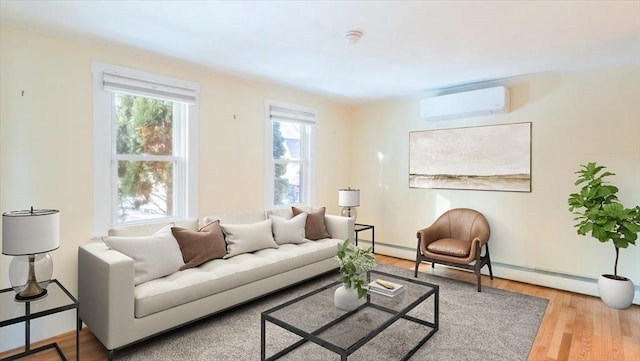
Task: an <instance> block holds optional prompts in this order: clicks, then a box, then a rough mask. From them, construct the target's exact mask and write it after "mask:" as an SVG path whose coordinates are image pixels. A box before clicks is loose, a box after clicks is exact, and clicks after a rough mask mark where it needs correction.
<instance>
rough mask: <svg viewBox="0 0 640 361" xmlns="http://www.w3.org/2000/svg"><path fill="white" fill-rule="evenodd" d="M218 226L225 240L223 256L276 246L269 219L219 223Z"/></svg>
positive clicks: (227, 256)
mask: <svg viewBox="0 0 640 361" xmlns="http://www.w3.org/2000/svg"><path fill="white" fill-rule="evenodd" d="M220 226H221V227H222V231H223V232H224V235H225V241H226V242H227V254H226V255H225V256H224V258H230V257H233V256H237V255H239V254H243V253H248V252H255V251H258V250H261V249H265V248H278V244H277V243H276V242H275V241H274V239H273V233H271V220H270V219H267V220H264V221H262V222H257V223H250V224H221V225H220Z"/></svg>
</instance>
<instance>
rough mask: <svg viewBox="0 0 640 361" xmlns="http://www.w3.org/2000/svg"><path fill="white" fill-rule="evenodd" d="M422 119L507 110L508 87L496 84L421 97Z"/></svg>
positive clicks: (485, 113) (497, 112)
mask: <svg viewBox="0 0 640 361" xmlns="http://www.w3.org/2000/svg"><path fill="white" fill-rule="evenodd" d="M420 112H421V115H422V118H424V119H450V118H460V117H469V116H474V115H488V114H500V113H508V112H509V88H506V87H503V86H497V87H493V88H485V89H478V90H471V91H466V92H462V93H454V94H446V95H439V96H435V97H431V98H425V99H422V101H421V102H420Z"/></svg>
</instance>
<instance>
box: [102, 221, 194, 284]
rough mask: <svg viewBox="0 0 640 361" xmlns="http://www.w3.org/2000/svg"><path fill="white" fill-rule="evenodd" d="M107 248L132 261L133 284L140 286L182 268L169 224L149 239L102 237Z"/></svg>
mask: <svg viewBox="0 0 640 361" xmlns="http://www.w3.org/2000/svg"><path fill="white" fill-rule="evenodd" d="M103 240H104V243H106V244H107V246H109V248H111V249H114V250H116V251H118V252H120V253H123V254H125V255H127V256H129V257H131V258H132V259H133V267H134V276H133V283H134V284H136V285H137V284H140V283H143V282H147V281H150V280H153V279H156V278H159V277H163V276H166V275H168V274H171V273H173V272H176V271H178V270H179V269H180V267H182V266H183V265H184V262H183V261H182V253H180V247H179V246H178V242H177V241H176V239H175V238H174V237H173V234H171V224H168V225H166V226H164V227H162V228H161V229H159V230H158V231H156V232H155V233H154V234H152V235H151V236H141V237H117V236H116V237H104V238H103Z"/></svg>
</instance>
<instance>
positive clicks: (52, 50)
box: [0, 26, 351, 332]
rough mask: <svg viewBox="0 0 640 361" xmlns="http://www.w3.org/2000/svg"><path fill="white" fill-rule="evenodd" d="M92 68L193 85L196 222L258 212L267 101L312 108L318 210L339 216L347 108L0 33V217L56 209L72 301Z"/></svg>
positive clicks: (86, 200)
mask: <svg viewBox="0 0 640 361" xmlns="http://www.w3.org/2000/svg"><path fill="white" fill-rule="evenodd" d="M92 61H101V62H106V63H112V64H117V65H122V66H126V67H131V68H136V69H139V70H143V71H147V72H155V73H159V74H164V75H168V76H172V77H176V78H182V79H185V80H189V81H195V82H198V83H199V84H200V87H201V93H200V114H199V130H200V138H199V143H200V153H199V158H200V168H199V172H200V176H199V180H200V215H201V216H205V215H207V214H212V213H224V212H236V211H245V210H260V209H263V208H264V205H263V203H264V196H263V179H264V174H263V173H264V172H263V162H264V156H263V154H264V152H263V144H264V130H263V129H264V101H265V99H274V100H279V101H283V102H289V103H294V104H300V105H304V106H307V107H311V108H315V109H316V110H317V111H318V124H317V127H316V129H317V144H318V147H317V151H318V152H317V154H318V155H317V164H318V167H317V179H316V187H317V194H316V204H317V205H319V206H322V205H326V206H327V207H328V212H329V213H334V214H335V213H337V212H339V210H338V206H337V204H336V197H337V190H338V189H339V188H341V187H344V186H345V185H346V184H347V181H348V176H349V173H348V158H347V157H344V156H343V154H345V153H347V151H348V148H347V147H348V144H349V141H348V140H349V139H350V136H351V134H350V125H349V116H350V111H349V108H348V107H347V106H345V105H343V104H340V103H337V102H334V101H331V100H327V99H326V98H324V97H320V96H317V95H312V94H308V93H304V92H301V91H298V90H292V89H288V88H286V87H282V86H277V85H272V84H267V83H262V82H257V81H250V80H246V79H241V78H237V77H231V76H226V75H221V74H216V73H212V72H206V71H204V70H202V69H198V68H196V67H193V66H190V65H188V64H184V63H179V62H175V61H170V60H167V59H159V58H158V57H156V56H152V55H146V56H140V55H131V54H128V53H126V52H124V51H118V50H112V49H107V48H103V47H97V46H91V45H85V44H82V43H77V42H74V41H68V40H62V39H59V38H54V37H49V36H43V35H40V34H36V33H33V32H29V31H25V30H21V29H17V28H13V27H8V26H2V27H0V80H1V82H0V86H1V87H0V92H1V93H0V94H1V98H0V143H1V146H0V157H1V158H0V159H1V164H2V165H1V168H0V170H1V172H0V173H1V174H0V195H1V198H0V210H2V211H3V212H5V211H8V210H16V209H25V208H28V207H29V206H31V205H33V206H35V207H37V208H56V209H60V211H61V246H60V248H59V249H58V250H56V251H54V252H52V253H51V255H52V256H53V259H54V275H53V276H54V278H57V279H59V280H60V281H61V282H62V283H63V284H64V285H65V286H67V288H68V289H69V290H70V291H71V293H73V294H77V249H78V246H80V245H82V244H84V243H87V242H90V241H91V240H90V239H91V237H92V234H93V233H92V219H93V215H92V213H93V208H92V207H93V204H92V192H93V189H92V122H93V120H92V101H93V93H92V82H91V76H92V73H91V62H92ZM23 92H24V94H23ZM234 115H235V117H236V119H234V118H233V117H234ZM328 174H330V175H331V176H330V177H328V176H327V175H328ZM10 259H11V258H10V257H7V256H4V255H3V256H0V261H1V263H2V265H1V267H0V276H1V277H0V286H1V287H2V288H5V287H9V286H10V284H9V279H8V263H9V261H10ZM72 326H73V325H71V327H72ZM2 331H3V332H6V331H5V330H2Z"/></svg>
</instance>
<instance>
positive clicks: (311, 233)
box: [291, 207, 331, 240]
mask: <svg viewBox="0 0 640 361" xmlns="http://www.w3.org/2000/svg"><path fill="white" fill-rule="evenodd" d="M325 210H326V208H325V207H322V208H318V209H316V210H314V211H305V210H304V209H302V208H298V207H291V211H292V212H293V215H294V216H296V215H298V214H300V213H305V212H306V213H307V214H308V216H307V223H306V225H305V237H306V238H308V239H311V240H318V239H322V238H331V235H330V234H329V232H328V231H327V226H326V225H325V223H324V213H325Z"/></svg>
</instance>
